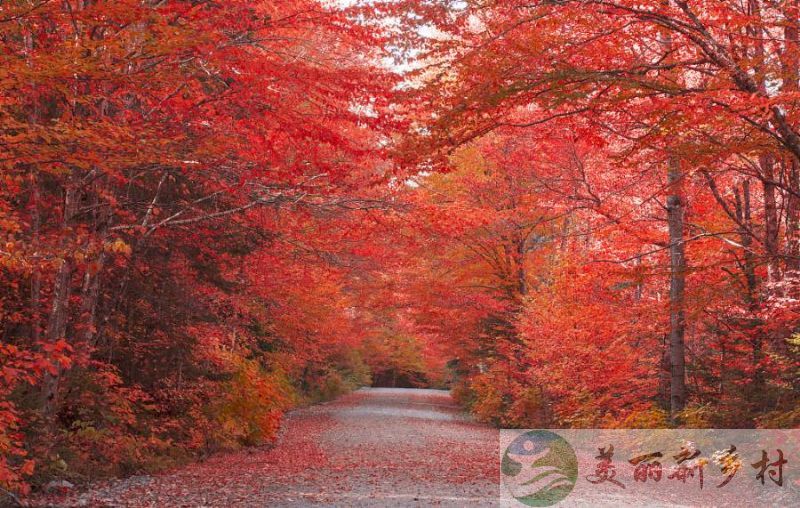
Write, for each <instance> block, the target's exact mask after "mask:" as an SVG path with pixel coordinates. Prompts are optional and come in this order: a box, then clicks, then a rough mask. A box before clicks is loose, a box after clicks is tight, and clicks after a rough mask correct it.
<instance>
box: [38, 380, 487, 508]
mask: <svg viewBox="0 0 800 508" xmlns="http://www.w3.org/2000/svg"><path fill="white" fill-rule="evenodd" d="M497 447H498V432H497V430H495V429H491V428H488V427H486V426H483V425H480V424H477V423H475V422H473V421H471V420H470V419H469V418H468V417H467V416H465V415H464V414H463V413H462V412H461V410H460V409H459V407H458V406H456V405H455V403H454V402H453V400H452V399H451V397H450V395H449V393H448V392H446V391H441V390H416V389H384V388H371V389H362V390H358V391H356V392H354V393H352V394H350V395H347V396H345V397H342V398H341V399H338V400H336V401H333V402H329V403H326V404H321V405H316V406H311V407H307V408H304V409H300V410H297V411H295V412H293V413H291V414H290V415H289V416H288V417H287V419H286V420H285V422H284V429H283V431H282V433H281V436H280V437H279V439H278V441H277V443H276V445H275V446H274V447H273V448H270V449H267V448H264V449H256V450H245V451H242V452H238V453H232V454H224V455H219V456H215V457H213V458H211V459H209V460H207V461H205V462H203V463H198V464H193V465H191V466H188V467H186V468H183V469H180V470H177V471H174V472H172V473H169V474H165V475H159V476H154V477H149V476H139V477H133V478H128V479H125V480H119V481H115V482H110V483H106V484H100V485H98V486H96V487H95V488H94V489H92V490H90V491H88V492H84V493H79V494H75V495H74V496H72V497H70V498H68V499H65V500H59V501H58V505H59V506H129V507H199V506H208V507H223V506H224V507H239V506H242V507H261V506H269V507H277V506H306V505H315V506H382V507H383V506H431V505H435V506H491V505H495V504H497V497H498V490H499V487H498V482H499V477H498V475H499V465H498V455H499V453H498V449H497ZM50 502H53V500H50Z"/></svg>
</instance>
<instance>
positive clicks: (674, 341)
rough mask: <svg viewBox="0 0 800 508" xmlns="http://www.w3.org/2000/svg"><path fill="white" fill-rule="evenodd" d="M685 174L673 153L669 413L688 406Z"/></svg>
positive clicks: (670, 180)
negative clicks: (685, 342)
mask: <svg viewBox="0 0 800 508" xmlns="http://www.w3.org/2000/svg"><path fill="white" fill-rule="evenodd" d="M682 179H683V175H682V174H681V168H680V163H679V161H678V160H677V159H676V158H675V157H674V156H670V158H669V161H668V170H667V183H668V185H669V195H668V196H667V224H668V229H669V260H670V284H669V360H670V415H671V416H672V418H673V419H674V418H675V417H676V416H677V414H678V413H679V412H680V411H682V410H683V409H684V407H686V352H685V344H684V339H685V333H686V309H685V306H686V300H685V292H686V245H685V243H684V237H683V235H684V233H683V232H684V207H685V203H684V197H683V184H682Z"/></svg>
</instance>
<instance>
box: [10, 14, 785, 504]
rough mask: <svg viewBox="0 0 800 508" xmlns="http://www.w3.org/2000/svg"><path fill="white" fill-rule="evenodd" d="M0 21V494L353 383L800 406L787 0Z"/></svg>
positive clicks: (172, 458) (707, 411)
mask: <svg viewBox="0 0 800 508" xmlns="http://www.w3.org/2000/svg"><path fill="white" fill-rule="evenodd" d="M0 41H2V42H1V44H0V49H1V50H2V51H0V235H1V236H2V238H0V487H2V492H3V493H7V494H8V495H9V496H11V497H12V498H13V499H17V500H19V499H20V496H26V495H28V494H29V493H31V492H36V491H37V489H40V488H42V486H43V485H45V484H47V483H48V482H51V481H52V480H53V479H64V478H65V479H69V480H70V481H71V482H76V483H80V482H85V481H90V480H95V479H99V478H108V477H120V476H126V475H131V474H135V473H140V472H143V471H145V472H158V471H160V470H163V469H166V468H170V467H174V466H176V465H179V464H184V463H188V462H192V461H197V460H200V459H202V458H204V457H207V456H209V455H211V454H214V453H217V452H221V451H225V450H234V449H239V448H242V447H249V446H258V445H263V444H265V443H270V442H271V441H272V440H273V439H275V437H276V435H277V434H278V433H279V431H280V428H281V424H282V417H283V415H284V414H285V413H286V412H287V411H289V410H291V409H292V408H295V407H298V406H305V405H309V404H313V403H317V402H321V401H327V400H331V399H335V398H336V397H338V396H340V395H342V394H345V393H347V392H350V391H352V390H354V389H357V388H359V387H361V386H382V387H431V388H442V389H450V390H451V392H452V394H453V397H454V398H455V399H456V400H457V401H458V402H459V403H460V404H461V405H462V406H463V407H464V408H465V410H467V411H469V412H470V413H471V414H472V415H473V416H474V418H476V419H477V420H478V421H480V422H484V423H486V424H490V425H494V426H497V427H505V428H508V427H513V428H564V427H569V428H595V427H602V428H655V427H692V428H694V427H713V428H776V427H777V428H796V427H798V426H800V0H781V1H768V0H702V1H701V0H691V1H685V0H636V1H630V0H580V1H578V0H528V1H525V2H522V1H518V0H503V1H499V0H489V1H473V0H392V1H381V0H378V1H363V2H361V1H327V0H285V1H279V0H258V1H252V0H226V1H225V2H214V1H209V0H115V1H109V0H6V1H2V2H0ZM0 504H1V503H0Z"/></svg>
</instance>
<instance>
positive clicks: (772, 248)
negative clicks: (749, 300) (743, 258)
mask: <svg viewBox="0 0 800 508" xmlns="http://www.w3.org/2000/svg"><path fill="white" fill-rule="evenodd" d="M758 163H759V166H761V174H762V176H763V179H762V182H763V185H764V251H765V255H766V257H767V260H766V261H767V277H768V280H769V281H770V282H776V281H779V280H780V279H781V274H780V263H779V257H778V224H779V223H778V206H777V204H776V199H775V183H774V182H775V161H774V160H773V157H772V155H771V154H764V155H761V156H760V157H759V158H758Z"/></svg>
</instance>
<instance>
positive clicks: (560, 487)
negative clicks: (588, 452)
mask: <svg viewBox="0 0 800 508" xmlns="http://www.w3.org/2000/svg"><path fill="white" fill-rule="evenodd" d="M500 471H501V476H502V477H503V483H504V484H505V485H506V487H507V488H508V490H509V492H510V493H511V495H512V496H514V499H516V500H517V501H519V502H520V503H522V504H525V505H527V506H550V505H554V504H556V503H558V502H559V501H561V500H562V499H564V498H565V497H567V495H569V493H570V492H572V489H573V487H575V481H576V480H577V479H578V459H577V458H576V457H575V451H574V450H573V449H572V447H571V446H570V445H569V443H567V441H566V440H565V439H564V438H563V437H561V436H559V435H558V434H556V433H554V432H550V431H547V430H531V431H528V432H525V433H524V434H520V435H519V436H517V438H516V439H514V441H512V442H511V444H510V445H508V448H506V451H505V453H504V454H503V461H502V463H501V464H500Z"/></svg>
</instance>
